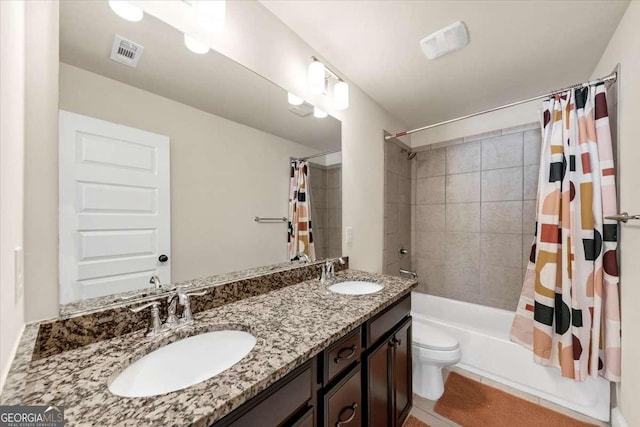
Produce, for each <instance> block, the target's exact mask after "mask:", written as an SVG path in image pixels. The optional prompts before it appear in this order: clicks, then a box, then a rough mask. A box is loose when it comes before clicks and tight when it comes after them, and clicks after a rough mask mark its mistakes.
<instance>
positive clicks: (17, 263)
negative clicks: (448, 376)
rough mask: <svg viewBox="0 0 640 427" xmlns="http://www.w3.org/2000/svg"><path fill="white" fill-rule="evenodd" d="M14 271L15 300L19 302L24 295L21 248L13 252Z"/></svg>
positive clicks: (22, 254)
mask: <svg viewBox="0 0 640 427" xmlns="http://www.w3.org/2000/svg"><path fill="white" fill-rule="evenodd" d="M13 259H14V271H15V275H16V277H15V286H16V288H15V300H16V303H18V302H20V300H21V299H22V295H23V294H24V251H23V250H22V247H17V248H15V249H14V250H13Z"/></svg>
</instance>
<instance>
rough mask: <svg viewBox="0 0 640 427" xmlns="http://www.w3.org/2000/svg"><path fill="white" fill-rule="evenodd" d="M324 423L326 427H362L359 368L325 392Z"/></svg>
mask: <svg viewBox="0 0 640 427" xmlns="http://www.w3.org/2000/svg"><path fill="white" fill-rule="evenodd" d="M322 403H323V405H322V406H323V413H324V422H323V423H322V424H323V425H324V426H327V427H360V426H362V381H361V373H360V366H356V367H355V368H354V369H353V370H352V371H351V373H349V374H348V375H347V376H346V377H345V378H344V379H342V380H340V381H339V382H338V383H337V384H336V385H334V386H333V387H331V389H330V390H329V391H327V392H326V394H325V395H324V398H323V402H322Z"/></svg>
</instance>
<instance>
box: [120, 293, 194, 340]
mask: <svg viewBox="0 0 640 427" xmlns="http://www.w3.org/2000/svg"><path fill="white" fill-rule="evenodd" d="M187 288H188V287H187V286H178V287H177V289H176V290H175V291H174V292H173V293H172V294H171V295H169V297H168V298H167V304H168V306H167V319H166V320H165V321H164V322H162V320H161V319H160V301H151V302H149V303H147V304H144V305H141V306H139V307H134V308H131V309H130V310H131V311H133V312H134V313H138V312H140V311H142V310H144V309H145V308H148V307H151V324H150V326H149V332H148V333H147V336H148V337H156V336H158V335H161V334H163V333H165V332H167V331H170V330H173V329H177V328H180V327H181V326H185V325H188V324H190V323H193V313H192V312H191V302H190V300H189V297H192V296H201V295H205V294H206V293H207V291H200V292H186V289H187ZM178 304H180V305H181V306H182V316H181V317H178V316H177V315H176V311H177V308H178Z"/></svg>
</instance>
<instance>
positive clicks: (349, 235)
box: [345, 227, 353, 245]
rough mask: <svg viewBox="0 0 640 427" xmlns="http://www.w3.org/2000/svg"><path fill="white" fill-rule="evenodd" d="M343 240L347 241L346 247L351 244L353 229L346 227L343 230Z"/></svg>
mask: <svg viewBox="0 0 640 427" xmlns="http://www.w3.org/2000/svg"><path fill="white" fill-rule="evenodd" d="M345 235H346V237H345V239H346V241H347V245H350V244H352V243H353V227H347V228H345Z"/></svg>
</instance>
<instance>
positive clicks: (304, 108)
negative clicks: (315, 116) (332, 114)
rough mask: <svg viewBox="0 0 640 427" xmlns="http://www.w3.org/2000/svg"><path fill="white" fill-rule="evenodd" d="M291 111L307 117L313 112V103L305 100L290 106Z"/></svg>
mask: <svg viewBox="0 0 640 427" xmlns="http://www.w3.org/2000/svg"><path fill="white" fill-rule="evenodd" d="M289 111H291V112H292V113H293V114H295V115H297V116H300V117H307V116H308V115H309V114H311V113H313V105H311V104H309V103H308V102H303V103H302V104H300V105H292V106H291V107H289Z"/></svg>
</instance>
